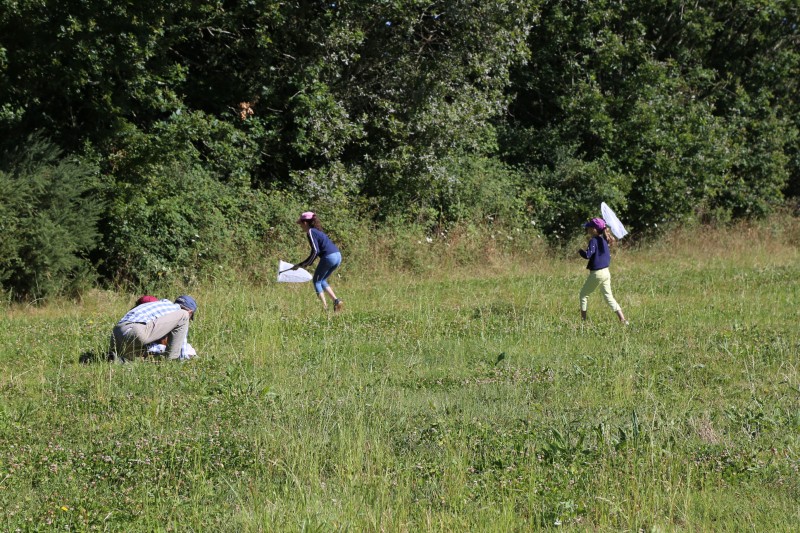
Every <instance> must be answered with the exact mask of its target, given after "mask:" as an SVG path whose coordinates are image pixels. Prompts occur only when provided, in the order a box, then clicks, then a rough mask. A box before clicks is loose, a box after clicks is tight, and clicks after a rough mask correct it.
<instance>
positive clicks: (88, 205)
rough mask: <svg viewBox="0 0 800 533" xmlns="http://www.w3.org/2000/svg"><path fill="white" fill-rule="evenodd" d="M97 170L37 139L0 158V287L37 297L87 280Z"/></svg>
mask: <svg viewBox="0 0 800 533" xmlns="http://www.w3.org/2000/svg"><path fill="white" fill-rule="evenodd" d="M97 177H98V175H97V169H96V168H95V167H94V166H93V165H91V164H89V163H87V162H86V161H82V160H80V159H77V158H72V157H64V156H63V155H62V153H61V151H60V149H59V148H58V147H56V146H55V145H53V144H51V143H50V142H48V141H45V140H42V139H41V138H38V137H32V138H30V139H29V144H28V145H27V146H24V147H20V148H19V149H18V150H16V151H15V152H13V153H11V154H8V155H7V157H5V158H4V159H3V161H2V163H0V232H2V235H3V238H2V240H0V284H2V287H3V290H4V291H6V292H7V293H8V294H10V295H11V297H12V298H14V299H21V300H22V299H24V300H39V299H42V298H47V297H49V296H54V295H57V294H66V293H70V292H73V291H75V290H76V289H79V288H80V287H81V286H82V285H83V284H84V283H86V282H88V281H90V280H92V279H93V277H94V275H93V267H92V265H91V263H90V261H89V259H88V257H89V254H90V253H91V252H92V251H93V250H94V249H95V248H96V246H97V244H98V241H99V237H100V235H99V233H98V230H97V221H98V218H99V216H100V213H101V211H102V209H103V205H102V203H101V202H99V201H98V200H97V196H98V190H97V189H98V186H99V182H98V179H97Z"/></svg>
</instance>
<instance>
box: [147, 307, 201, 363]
mask: <svg viewBox="0 0 800 533" xmlns="http://www.w3.org/2000/svg"><path fill="white" fill-rule="evenodd" d="M144 326H145V327H144V328H143V331H142V333H141V337H140V338H139V340H140V342H142V344H150V343H151V342H156V341H158V340H160V339H163V338H164V337H167V350H166V355H167V357H168V358H169V359H180V357H181V348H182V347H183V345H184V343H185V342H186V336H187V334H188V333H189V312H188V311H184V310H183V309H179V310H177V311H173V312H171V313H167V314H166V315H162V316H160V317H158V318H156V319H155V320H152V321H150V322H148V323H147V324H145V325H144Z"/></svg>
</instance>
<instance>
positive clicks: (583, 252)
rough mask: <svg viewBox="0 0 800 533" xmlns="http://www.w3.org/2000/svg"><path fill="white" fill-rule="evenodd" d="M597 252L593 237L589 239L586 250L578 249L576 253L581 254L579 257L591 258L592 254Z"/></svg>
mask: <svg viewBox="0 0 800 533" xmlns="http://www.w3.org/2000/svg"><path fill="white" fill-rule="evenodd" d="M596 252H597V243H596V242H595V240H594V239H591V240H590V241H589V246H587V247H586V250H578V253H579V254H581V257H583V258H584V259H591V258H592V256H593V255H594V254H595V253H596Z"/></svg>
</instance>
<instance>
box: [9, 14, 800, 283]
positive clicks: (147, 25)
mask: <svg viewBox="0 0 800 533" xmlns="http://www.w3.org/2000/svg"><path fill="white" fill-rule="evenodd" d="M799 11H800V6H798V4H797V3H796V2H782V1H778V0H744V1H733V0H725V1H723V2H709V1H705V0H703V1H699V2H693V3H691V4H687V3H685V2H681V1H679V0H660V1H658V2H655V3H654V2H644V1H640V0H634V1H631V2H612V1H609V0H600V1H596V2H582V1H578V0H567V1H554V0H502V1H498V2H481V1H478V0H458V1H444V0H426V1H424V2H423V1H420V0H411V1H408V2H389V1H386V2H366V1H355V2H332V1H325V2H323V1H319V0H292V1H288V2H272V1H268V0H252V1H250V2H242V3H232V2H225V1H222V0H211V1H201V2H188V1H186V0H176V1H171V2H152V1H149V0H146V1H143V2H135V3H131V2H122V3H119V2H117V3H114V2H109V1H108V0H90V1H88V2H82V3H79V4H75V3H74V2H63V1H61V0H46V1H44V2H32V1H30V0H17V1H14V2H12V1H10V0H2V1H0V153H4V154H10V153H11V152H12V151H13V150H15V149H16V148H17V147H20V146H21V147H23V148H24V146H25V139H27V137H28V135H30V134H31V133H32V132H35V131H43V132H45V135H46V136H47V137H48V138H50V139H52V140H53V141H54V142H55V143H56V144H57V145H58V146H59V147H61V148H62V149H63V150H64V152H63V155H62V156H60V157H62V158H65V159H69V158H72V159H70V160H73V161H74V160H75V157H78V158H80V159H81V160H82V161H89V162H91V165H94V166H96V167H97V168H98V169H99V170H100V175H101V176H102V183H103V184H104V186H103V187H101V188H99V189H97V190H96V191H95V192H94V193H92V194H94V195H96V197H97V199H98V205H104V206H105V207H104V209H103V211H102V213H101V214H100V230H101V237H102V246H101V247H100V248H98V249H97V250H95V251H94V252H93V254H92V259H93V261H94V262H95V264H96V267H97V268H99V271H100V273H101V274H102V275H103V276H104V277H106V278H107V279H115V280H119V281H123V282H124V281H133V282H136V283H139V284H145V285H147V284H148V283H150V282H151V281H152V279H153V278H154V276H155V277H158V275H159V273H162V272H168V271H173V272H175V271H177V270H180V269H185V270H186V271H187V272H189V271H191V270H192V269H195V268H199V269H200V270H202V269H204V268H206V267H207V266H210V265H212V264H213V263H214V261H217V260H218V259H219V258H221V257H223V256H225V255H226V252H225V251H226V249H227V247H228V246H230V245H231V242H233V241H236V239H239V240H238V241H237V244H236V246H240V247H241V246H242V245H243V243H242V240H241V239H243V238H244V237H242V236H244V235H247V238H248V239H250V241H249V242H248V244H247V246H249V248H250V249H254V248H255V247H256V246H257V243H259V242H261V241H263V240H264V239H268V240H270V241H271V242H275V241H280V240H281V239H282V238H283V237H282V236H281V235H279V234H278V233H276V230H274V229H272V230H270V229H269V228H275V227H276V225H275V224H272V223H270V224H264V223H261V222H260V220H262V218H263V219H268V220H270V221H271V222H274V221H275V219H276V217H278V216H279V213H280V214H283V213H282V208H281V207H278V206H280V205H285V204H280V202H273V201H271V200H269V198H279V197H291V198H292V199H293V200H292V202H297V205H298V206H299V205H301V204H303V205H304V207H307V206H308V205H313V206H315V207H314V208H315V209H318V210H322V211H327V212H328V213H330V214H331V215H332V216H334V217H337V218H342V219H348V220H350V219H352V220H359V219H362V218H364V217H365V216H366V217H368V218H369V219H371V220H374V221H376V222H379V223H386V222H387V221H389V220H391V221H401V222H402V223H410V224H423V225H427V226H428V227H430V228H434V227H437V228H438V227H441V226H443V225H445V226H446V225H448V224H453V223H463V222H465V221H467V219H472V220H470V223H471V222H477V221H481V220H483V221H485V220H486V217H487V216H492V217H493V223H497V221H498V220H502V221H504V222H503V223H505V224H509V225H516V226H518V225H520V224H526V225H527V224H530V223H531V222H533V223H535V224H536V225H537V227H538V228H541V230H542V231H543V232H544V233H545V234H546V235H547V236H548V237H551V238H552V239H553V240H556V239H561V238H566V237H569V235H571V234H572V233H573V231H574V228H576V227H577V226H578V223H579V222H580V221H581V220H582V219H584V218H586V217H588V216H590V215H596V214H597V208H598V204H599V202H600V201H606V202H608V203H610V204H612V205H613V206H614V207H615V208H616V210H617V212H618V213H619V214H620V215H621V216H622V217H623V219H624V220H626V222H628V225H629V226H631V228H632V229H634V230H635V234H636V233H639V234H643V233H646V232H647V231H652V230H654V228H655V227H656V226H657V225H662V226H663V224H664V223H668V222H674V221H682V220H689V219H694V218H702V219H703V220H728V219H731V218H736V217H752V216H762V215H765V214H767V213H769V212H770V211H771V210H772V209H774V207H775V206H776V205H778V204H780V203H781V202H782V201H783V200H784V198H785V197H787V196H796V195H798V194H800V185H798V183H799V182H800V148H798V146H799V145H800V137H798V131H800V118H798V117H800V109H798V105H800V104H798V102H800V98H798V93H799V92H800V91H798V83H799V82H798V80H800V51H799V50H800V29H798V20H800V12H799ZM54 164H55V163H54ZM194 196H197V202H196V203H197V204H198V205H202V206H204V207H203V208H202V210H201V211H198V212H197V213H196V214H194V215H191V216H190V215H188V214H186V213H185V212H184V213H183V214H180V216H178V214H177V211H175V208H174V207H173V206H174V205H175V204H176V203H184V204H185V203H187V202H188V200H189V199H190V198H193V197H194ZM213 198H218V199H219V201H214V200H213ZM181 199H183V200H181ZM292 205H294V203H293V204H292ZM133 206H139V208H138V210H136V209H134V208H133ZM264 206H268V207H267V209H270V210H272V209H273V208H275V210H272V211H270V212H264V209H265V207H264ZM165 210H166V211H167V212H169V214H165ZM173 211H175V212H173ZM201 212H202V214H201ZM143 213H147V215H146V216H144V215H143ZM156 213H159V215H158V216H156ZM253 213H258V214H259V217H262V218H259V217H255V216H253ZM187 217H188V218H187ZM189 219H191V220H189ZM9 224H10V222H9ZM126 224H127V225H128V226H126ZM277 226H278V227H283V226H282V225H281V224H278V225H277ZM340 226H341V227H349V226H352V227H356V226H359V225H358V224H355V223H354V224H350V223H348V222H346V221H342V222H341V223H340ZM125 227H127V228H129V229H126V230H125V231H123V230H122V229H121V228H125ZM359 227H360V226H359ZM126 231H127V232H128V233H125V232H126ZM204 233H207V234H208V235H214V237H213V238H210V237H209V238H205V237H204V242H206V243H207V246H208V248H207V251H206V252H203V254H206V253H207V254H208V256H206V255H204V257H213V258H215V259H214V260H213V261H212V260H211V259H209V260H207V261H206V260H201V259H200V255H199V254H200V251H199V249H198V248H197V245H195V244H193V241H192V240H191V239H192V238H194V237H192V236H193V235H202V234H204ZM164 234H169V235H171V236H173V237H174V239H173V240H172V241H165V242H161V241H160V239H161V237H159V236H160V235H164ZM231 235H238V236H239V237H237V238H232V237H230V236H231ZM232 239H233V240H232ZM195 242H196V241H195ZM132 243H135V246H134V245H133V244H132ZM4 246H7V244H4ZM134 250H137V251H138V252H134ZM135 253H139V254H141V257H138V258H135V259H134V255H135ZM144 257H150V258H158V259H152V260H150V259H148V260H147V261H145V259H144ZM8 283H9V282H7V281H6V282H5V283H4V286H6V287H8V286H9V285H8Z"/></svg>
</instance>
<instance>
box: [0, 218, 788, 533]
mask: <svg viewBox="0 0 800 533" xmlns="http://www.w3.org/2000/svg"><path fill="white" fill-rule="evenodd" d="M687 235H688V233H687V234H684V235H673V236H672V237H671V238H670V239H669V240H668V241H667V240H665V241H662V242H661V243H660V244H659V245H657V246H653V247H650V248H648V249H642V250H623V251H621V252H619V253H618V254H617V255H616V257H615V259H614V262H613V264H612V274H613V285H614V289H615V295H616V296H617V299H618V300H619V302H620V303H621V305H623V307H624V308H625V311H626V314H627V315H628V317H629V318H630V320H631V322H632V323H633V325H632V327H630V328H628V329H623V328H621V327H619V326H618V325H617V324H616V322H615V319H614V317H613V315H612V313H611V312H610V311H609V310H608V309H607V308H605V307H604V304H602V302H601V301H600V298H599V296H598V295H595V297H594V298H592V299H591V300H590V315H591V318H592V320H591V322H590V323H589V324H588V325H585V326H584V325H581V324H580V323H579V321H578V320H577V292H578V289H579V288H580V286H581V284H582V282H583V278H584V276H585V272H584V270H583V262H582V261H581V260H580V259H574V260H562V259H553V260H546V259H539V260H536V261H534V262H532V263H523V261H516V262H513V263H511V264H505V265H503V266H500V267H497V266H495V267H493V268H492V267H490V266H489V265H486V266H484V267H476V268H475V269H473V270H463V269H462V270H456V271H453V270H448V271H447V272H446V273H442V272H440V273H439V274H438V275H435V276H434V275H426V276H425V277H424V278H423V279H415V277H414V276H412V275H409V274H399V275H398V276H396V277H393V276H391V275H389V274H383V275H380V276H377V278H375V279H370V280H369V281H368V280H365V279H363V278H362V276H364V277H366V276H365V275H364V274H363V273H359V271H358V270H357V268H356V266H355V265H351V266H345V268H343V269H342V275H343V276H344V277H343V278H342V279H341V280H339V282H338V283H337V284H336V285H335V286H336V288H337V290H338V292H339V293H340V295H341V296H343V297H344V298H345V300H346V302H347V306H348V309H347V311H346V312H345V313H343V314H341V315H338V316H330V317H327V318H326V317H324V316H323V315H322V314H321V312H320V311H319V309H317V306H316V302H315V299H314V297H313V294H312V293H311V290H310V288H309V287H308V286H307V285H305V286H300V287H297V286H286V285H280V286H279V285H277V284H271V285H266V286H263V287H243V286H236V287H223V286H214V285H213V284H212V285H209V286H207V287H204V288H202V289H198V290H196V291H194V293H195V294H196V295H197V297H198V300H199V301H200V304H201V306H202V307H201V315H200V316H201V320H198V321H197V323H196V324H194V325H193V326H192V331H191V333H190V341H191V342H192V343H193V344H194V345H195V347H196V348H197V349H198V351H199V352H200V353H201V355H202V357H201V358H199V359H197V360H195V361H191V362H189V363H186V364H148V363H140V364H133V365H126V366H113V365H107V364H105V363H94V364H87V365H82V364H78V363H77V359H78V356H79V355H80V354H81V353H82V352H84V351H86V350H94V351H99V350H102V349H103V348H104V344H105V342H106V337H107V335H108V330H109V329H110V327H111V325H112V324H113V322H114V320H115V319H116V318H118V316H120V315H121V314H122V313H123V312H124V311H125V309H126V306H127V305H128V304H129V302H128V301H127V299H124V298H123V297H122V296H117V295H113V294H108V293H97V294H94V295H92V296H91V297H90V298H87V299H86V300H85V301H84V302H83V303H82V304H80V305H76V306H70V305H68V304H66V303H65V304H61V305H52V306H50V307H47V308H44V309H36V310H31V309H19V308H17V309H9V310H7V312H6V313H5V316H4V317H3V318H0V365H2V368H3V369H4V370H3V373H2V374H0V509H2V510H3V511H4V512H3V513H1V514H0V529H7V530H14V529H15V528H17V527H21V528H23V529H24V528H31V527H33V528H43V529H49V528H50V527H52V526H53V525H71V526H72V527H73V528H79V529H81V528H86V529H91V528H99V529H112V530H126V531H130V530H154V529H170V528H172V529H179V530H187V529H198V530H231V531H238V530H252V531H257V530H274V529H288V530H299V529H304V528H305V529H317V528H319V529H322V530H326V531H327V530H331V529H336V528H343V529H344V528H349V529H352V530H379V529H387V530H408V531H416V530H419V529H433V530H453V529H457V528H460V529H469V530H475V529H483V530H509V529H529V528H531V527H542V526H545V527H547V526H552V525H555V524H561V525H562V526H572V527H576V528H581V529H582V528H590V529H614V530H616V529H640V528H645V529H648V530H649V529H655V530H671V529H675V528H686V529H692V530H698V529H699V530H702V529H718V530H731V531H733V530H737V531H738V530H741V529H745V528H747V529H756V530H761V531H766V530H792V529H797V528H798V527H800V504H798V501H800V482H799V481H798V479H800V478H798V472H797V470H798V467H800V454H799V453H798V449H800V375H798V364H799V363H800V356H798V351H800V333H798V327H797V326H798V318H799V317H800V315H799V314H798V311H797V308H796V302H797V300H798V297H800V288H799V287H798V279H800V267H799V266H798V259H800V257H798V248H797V244H798V241H797V238H796V237H795V235H796V232H795V230H794V229H792V228H775V227H773V228H770V227H769V226H762V227H759V228H744V227H743V228H739V229H737V230H736V231H730V232H711V233H708V232H702V233H698V234H695V235H691V236H687ZM3 520H5V522H3Z"/></svg>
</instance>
